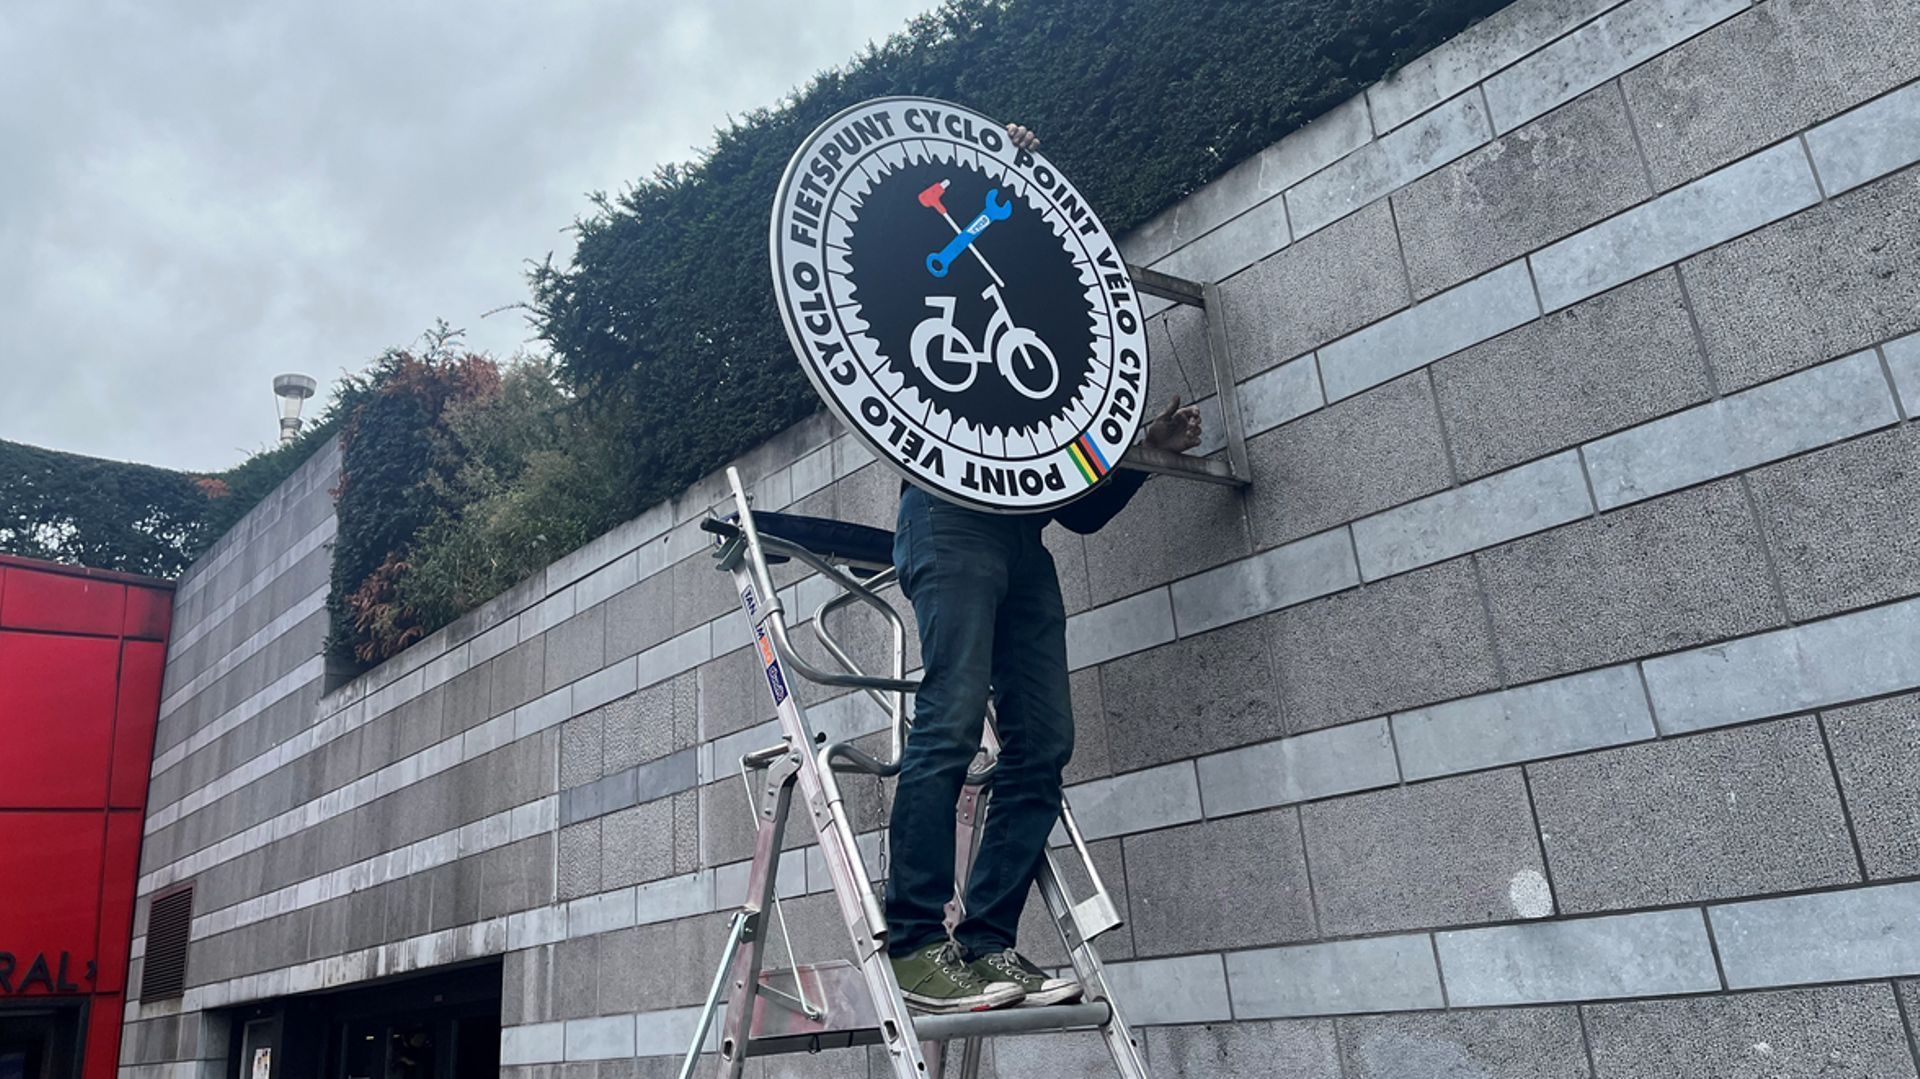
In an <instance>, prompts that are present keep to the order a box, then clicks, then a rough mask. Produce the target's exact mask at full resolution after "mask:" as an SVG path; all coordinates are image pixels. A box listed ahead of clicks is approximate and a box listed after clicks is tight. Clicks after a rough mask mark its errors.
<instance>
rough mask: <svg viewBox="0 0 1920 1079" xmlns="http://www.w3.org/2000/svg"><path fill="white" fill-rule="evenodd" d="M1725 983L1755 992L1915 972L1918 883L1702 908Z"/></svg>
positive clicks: (1919, 958)
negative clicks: (1709, 927) (1711, 932)
mask: <svg viewBox="0 0 1920 1079" xmlns="http://www.w3.org/2000/svg"><path fill="white" fill-rule="evenodd" d="M1707 916H1708V917H1709V918H1711V919H1712V920H1713V935H1714V940H1715V942H1716V943H1718V944H1719V946H1720V960H1721V963H1722V964H1723V965H1724V967H1725V968H1726V972H1727V985H1728V986H1729V987H1730V988H1733V989H1755V988H1761V987H1765V986H1775V985H1803V984H1806V983H1808V982H1842V981H1856V980H1862V979H1867V978H1885V977H1890V976H1899V975H1904V974H1908V973H1911V972H1912V971H1914V970H1920V937H1916V936H1915V934H1914V933H1913V932H1912V931H1911V927H1912V926H1913V924H1914V920H1915V919H1916V918H1920V884H1882V885H1876V886H1872V887H1867V888H1853V889H1849V890H1847V891H1840V892H1823V893H1819V894H1815V895H1805V896H1793V897H1789V898H1784V899H1758V900H1753V901H1751V902H1746V903H1727V904H1723V905H1720V906H1716V907H1708V908H1707Z"/></svg>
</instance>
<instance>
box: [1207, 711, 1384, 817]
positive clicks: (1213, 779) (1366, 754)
mask: <svg viewBox="0 0 1920 1079" xmlns="http://www.w3.org/2000/svg"><path fill="white" fill-rule="evenodd" d="M1194 764H1195V765H1196V766H1197V767H1198V768H1199V770H1200V797H1201V799H1202V801H1204V802H1205V804H1206V810H1207V815H1208V816H1210V817H1219V816H1224V815H1226V814H1230V813H1245V812H1247V811H1248V810H1253V809H1266V808H1268V807H1271V806H1277V805H1290V804H1292V803H1294V802H1304V801H1307V800H1308V799H1311V798H1325V797H1327V796H1329V795H1334V794H1348V793H1351V792H1353V791H1360V790H1368V789H1371V788H1373V787H1387V786H1392V785H1393V784H1394V783H1396V782H1398V781H1399V779H1400V773H1399V770H1398V769H1396V768H1395V767H1394V759H1393V739H1392V735H1391V734H1390V733H1389V731H1388V729H1387V721H1386V720H1384V719H1370V720H1366V721H1363V722H1360V723H1348V724H1345V725H1343V726H1339V727H1331V728H1328V729H1327V730H1322V731H1312V732H1309V733H1307V734H1301V735H1295V736H1294V737H1292V738H1282V739H1280V740H1279V741H1277V742H1267V743H1265V744H1264V745H1257V746H1248V747H1246V748H1244V749H1236V750H1231V751H1229V752H1226V753H1216V754H1214V755H1212V756H1209V757H1201V758H1200V759H1199V760H1197V761H1195V762H1194Z"/></svg>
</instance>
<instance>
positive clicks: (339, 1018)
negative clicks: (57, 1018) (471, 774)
mask: <svg viewBox="0 0 1920 1079" xmlns="http://www.w3.org/2000/svg"><path fill="white" fill-rule="evenodd" d="M235 1019H236V1022H235V1023H234V1027H235V1037H236V1040H241V1039H242V1038H243V1037H244V1038H245V1039H246V1040H247V1041H248V1044H247V1045H246V1046H244V1047H239V1048H240V1049H241V1051H240V1052H239V1053H236V1054H235V1059H236V1067H235V1069H234V1070H233V1071H232V1073H231V1074H232V1075H233V1076H234V1079H495V1077H496V1076H498V1075H499V1074H500V964H499V963H498V962H491V963H485V964H479V965H475V966H468V967H461V968H458V969H454V970H442V971H438V972H435V973H432V974H426V975H421V976H418V977H410V978H399V979H393V980H391V981H386V982H381V983H379V984H378V985H373V986H368V987H366V988H363V989H354V990H348V991H344V992H338V993H323V994H315V995H312V996H304V997H293V998H289V999H287V1000H284V1001H281V1002H279V1003H278V1004H277V1005H275V1006H263V1007H257V1008H250V1009H247V1010H245V1011H243V1012H241V1013H239V1014H238V1015H236V1017H235ZM243 1030H251V1031H252V1032H253V1033H252V1034H251V1035H242V1033H241V1032H242V1031H243ZM269 1043H270V1044H272V1046H273V1052H272V1055H271V1067H270V1069H268V1070H266V1071H265V1073H264V1074H261V1073H257V1072H256V1071H255V1070H254V1067H253V1065H254V1064H256V1063H258V1062H257V1061H256V1060H255V1059H254V1056H255V1053H256V1052H257V1047H258V1046H259V1045H261V1044H269ZM0 1079H8V1077H5V1076H3V1075H0Z"/></svg>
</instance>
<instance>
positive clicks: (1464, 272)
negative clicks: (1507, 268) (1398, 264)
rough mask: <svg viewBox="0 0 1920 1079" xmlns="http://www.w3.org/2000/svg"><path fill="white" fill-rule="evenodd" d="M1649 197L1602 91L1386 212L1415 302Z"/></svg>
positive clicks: (1409, 190) (1622, 117)
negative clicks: (1394, 227) (1401, 249)
mask: <svg viewBox="0 0 1920 1079" xmlns="http://www.w3.org/2000/svg"><path fill="white" fill-rule="evenodd" d="M1652 193H1653V192H1652V190H1651V189H1650V188H1649V187H1648V185H1647V176H1646V171H1645V169H1644V168H1643V167H1642V166H1641V164H1640V155H1639V153H1638V151H1637V150H1636V149H1635V147H1634V142H1633V128H1632V125H1631V124H1630V123H1629V121H1628V119H1627V110H1626V105H1625V103H1624V102H1623V101H1621V99H1620V94H1619V91H1618V90H1617V89H1615V88H1614V87H1613V86H1610V85H1608V86H1602V87H1600V88H1599V89H1597V90H1593V91H1590V92H1589V93H1587V94H1585V95H1583V96H1582V97H1580V98H1578V99H1576V100H1574V101H1572V102H1569V103H1568V104H1566V105H1563V106H1561V107H1560V108H1558V109H1556V110H1554V111H1553V112H1551V113H1548V114H1547V115H1546V116H1543V117H1541V118H1540V119H1538V120H1536V121H1534V122H1533V123H1530V124H1528V125H1526V126H1525V127H1522V128H1520V129H1519V130H1517V131H1514V132H1512V133H1511V134H1508V135H1506V136H1505V137H1503V138H1501V139H1499V140H1498V141H1496V142H1494V143H1493V144H1491V145H1489V146H1484V147H1481V148H1480V149H1478V150H1475V151H1474V152H1473V153H1471V154H1468V155H1467V156H1466V157H1464V158H1461V159H1460V160H1459V161H1456V162H1454V163H1453V164H1451V165H1448V166H1447V167H1446V168H1443V169H1441V170H1439V171H1438V172H1435V173H1432V174H1430V175H1428V176H1425V177H1423V178H1421V179H1420V180H1417V181H1415V182H1414V183H1412V184H1410V185H1408V186H1407V187H1406V189H1405V190H1402V191H1400V192H1399V193H1397V194H1395V195H1394V196H1393V209H1394V215H1395V219H1396V220H1397V221H1398V223H1399V226H1400V242H1401V244H1402V245H1403V247H1404V248H1405V251H1406V255H1407V272H1408V273H1409V274H1410V275H1411V276H1412V278H1413V293H1414V295H1415V296H1416V297H1423V296H1430V295H1432V294H1434V293H1436V292H1439V291H1440V290H1441V289H1444V288H1448V287H1450V286H1452V285H1455V284H1458V283H1459V282H1461V281H1464V280H1466V279H1468V278H1470V277H1474V276H1476V275H1478V274H1481V273H1484V272H1486V271H1487V270H1491V269H1493V268H1494V267H1496V266H1499V265H1501V264H1503V263H1505V262H1507V261H1509V260H1511V259H1516V258H1519V257H1520V256H1522V255H1524V254H1526V253H1527V252H1529V251H1532V250H1534V249H1535V248H1538V247H1542V246H1545V245H1546V244H1549V243H1552V242H1553V241H1555V240H1558V239H1560V238H1561V237H1563V236H1566V235H1567V234H1569V233H1571V232H1574V231H1576V230H1578V229H1582V228H1585V227H1586V226H1588V225H1591V224H1593V223H1594V222H1596V221H1599V220H1601V219H1602V218H1605V217H1607V216H1609V215H1611V214H1614V213H1618V212H1619V211H1621V210H1624V209H1626V208H1627V207H1629V206H1631V205H1633V204H1634V203H1636V202H1639V201H1640V200H1641V199H1644V198H1646V197H1648V196H1649V195H1651V194H1652Z"/></svg>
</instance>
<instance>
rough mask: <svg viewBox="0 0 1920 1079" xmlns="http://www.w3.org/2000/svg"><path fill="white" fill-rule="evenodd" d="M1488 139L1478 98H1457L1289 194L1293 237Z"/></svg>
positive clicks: (1466, 95)
mask: <svg viewBox="0 0 1920 1079" xmlns="http://www.w3.org/2000/svg"><path fill="white" fill-rule="evenodd" d="M1492 137H1493V131H1492V129H1491V128H1490V127H1489V125H1488V123H1487V111H1486V106H1485V105H1484V104H1483V103H1482V101H1481V99H1480V95H1479V94H1478V93H1474V92H1471V91H1469V92H1467V93H1464V94H1461V95H1459V96H1457V97H1455V98H1453V99H1452V100H1450V101H1448V102H1446V103H1445V104H1442V105H1440V106H1438V107H1436V108H1434V109H1433V110H1432V111H1431V112H1428V113H1426V114H1425V115H1423V116H1421V117H1420V118H1419V119H1417V120H1414V121H1412V122H1410V123H1408V124H1407V125H1406V126H1405V127H1402V128H1400V129H1399V130H1397V131H1393V132H1389V133H1388V134H1386V135H1382V136H1381V137H1379V138H1377V139H1375V140H1373V141H1372V142H1370V143H1367V144H1366V145H1365V146H1362V147H1360V148H1359V149H1357V150H1355V151H1353V152H1352V153H1350V154H1348V155H1347V156H1345V157H1343V158H1341V159H1340V160H1339V161H1336V162H1334V163H1333V164H1331V165H1329V166H1327V167H1326V168H1324V169H1322V170H1320V171H1319V172H1317V173H1315V174H1314V175H1312V176H1309V177H1307V178H1306V179H1305V180H1302V181H1301V182H1300V183H1299V184H1297V185H1296V186H1294V187H1293V188H1292V189H1291V190H1289V191H1288V192H1287V196H1286V198H1287V211H1288V213H1289V215H1290V216H1291V217H1292V219H1293V234H1294V235H1295V236H1306V235H1308V234H1310V233H1314V232H1318V231H1319V230H1321V229H1323V228H1325V227H1326V226H1328V225H1330V224H1332V223H1334V222H1335V221H1338V220H1340V219H1341V218H1343V217H1346V216H1347V215H1348V214H1351V213H1353V212H1354V211H1355V210H1358V209H1360V208H1361V207H1363V206H1365V205H1367V204H1368V203H1370V202H1373V201H1374V200H1376V199H1380V198H1384V197H1385V196H1387V195H1389V194H1391V193H1392V192H1394V191H1396V190H1398V189H1400V188H1402V187H1404V186H1406V185H1407V184H1409V183H1412V182H1413V181H1414V180H1417V179H1419V178H1420V177H1422V176H1425V175H1426V174H1427V173H1429V172H1432V171H1433V170H1434V169H1436V168H1439V167H1440V166H1441V165H1444V164H1446V163H1447V162H1449V161H1452V160H1453V159H1454V158H1457V157H1459V156H1460V155H1462V154H1464V153H1466V152H1468V151H1469V150H1472V149H1473V148H1474V147H1476V146H1479V145H1481V144H1482V143H1485V142H1486V141H1487V140H1488V139H1489V138H1492Z"/></svg>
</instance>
